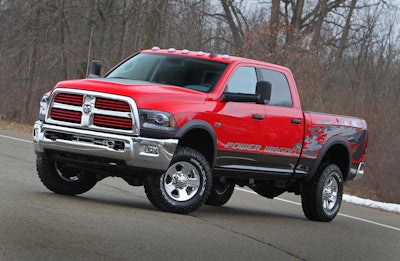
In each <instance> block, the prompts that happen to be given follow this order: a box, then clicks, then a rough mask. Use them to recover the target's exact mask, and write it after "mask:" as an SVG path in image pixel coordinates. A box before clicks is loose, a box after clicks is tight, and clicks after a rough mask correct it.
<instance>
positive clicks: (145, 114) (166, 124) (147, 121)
mask: <svg viewBox="0 0 400 261" xmlns="http://www.w3.org/2000/svg"><path fill="white" fill-rule="evenodd" d="M139 113H140V124H141V127H142V128H145V129H153V130H161V131H175V130H176V122H175V119H174V117H173V116H172V114H170V113H168V112H163V111H153V110H140V112H139Z"/></svg>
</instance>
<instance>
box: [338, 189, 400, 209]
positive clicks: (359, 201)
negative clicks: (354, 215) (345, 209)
mask: <svg viewBox="0 0 400 261" xmlns="http://www.w3.org/2000/svg"><path fill="white" fill-rule="evenodd" d="M343 201H345V202H348V203H352V204H356V205H361V206H367V207H371V208H377V209H381V210H386V211H390V212H396V213H400V204H394V203H383V202H378V201H374V200H370V199H363V198H359V197H356V196H350V195H346V194H344V195H343Z"/></svg>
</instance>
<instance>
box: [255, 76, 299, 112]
mask: <svg viewBox="0 0 400 261" xmlns="http://www.w3.org/2000/svg"><path fill="white" fill-rule="evenodd" d="M261 77H262V80H263V81H269V82H270V83H271V84H272V92H271V100H270V102H269V103H268V105H273V106H282V107H292V96H291V95H290V88H289V84H288V81H287V79H286V76H285V75H284V74H283V73H281V72H277V71H272V70H267V69H261Z"/></svg>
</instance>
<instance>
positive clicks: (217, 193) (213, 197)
mask: <svg viewBox="0 0 400 261" xmlns="http://www.w3.org/2000/svg"><path fill="white" fill-rule="evenodd" d="M234 189H235V183H233V182H231V181H219V180H218V181H216V180H214V182H213V187H212V189H211V193H210V196H209V197H208V199H207V201H206V204H207V205H212V206H222V205H225V204H226V203H227V202H228V201H229V199H230V198H231V196H232V194H233V190H234Z"/></svg>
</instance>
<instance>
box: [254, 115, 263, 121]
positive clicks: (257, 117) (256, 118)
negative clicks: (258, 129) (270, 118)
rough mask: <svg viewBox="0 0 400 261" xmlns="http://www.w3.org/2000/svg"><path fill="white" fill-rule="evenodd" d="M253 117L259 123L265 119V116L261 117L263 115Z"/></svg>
mask: <svg viewBox="0 0 400 261" xmlns="http://www.w3.org/2000/svg"><path fill="white" fill-rule="evenodd" d="M252 117H253V119H255V120H259V121H261V120H263V119H264V115H261V114H253V115H252Z"/></svg>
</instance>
